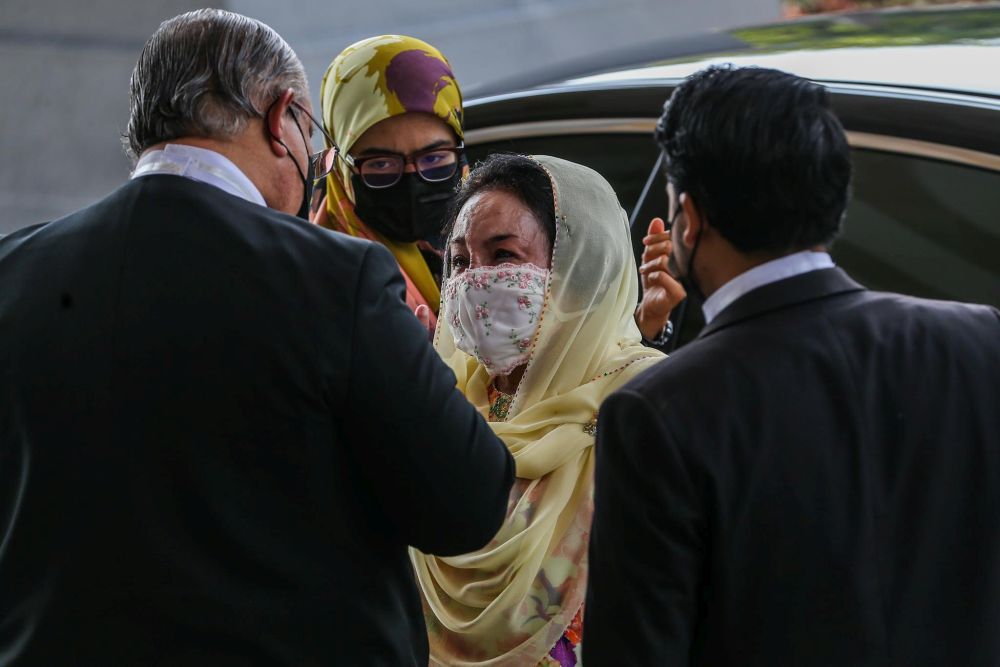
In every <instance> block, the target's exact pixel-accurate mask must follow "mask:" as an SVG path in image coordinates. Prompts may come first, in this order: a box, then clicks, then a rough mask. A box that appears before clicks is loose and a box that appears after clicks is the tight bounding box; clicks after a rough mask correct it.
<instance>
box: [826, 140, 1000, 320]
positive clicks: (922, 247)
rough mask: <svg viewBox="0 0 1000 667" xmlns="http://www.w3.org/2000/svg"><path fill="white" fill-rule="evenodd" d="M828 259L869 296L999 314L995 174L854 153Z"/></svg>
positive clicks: (999, 215) (999, 209)
mask: <svg viewBox="0 0 1000 667" xmlns="http://www.w3.org/2000/svg"><path fill="white" fill-rule="evenodd" d="M853 160H854V182H853V195H852V201H851V204H850V206H849V207H848V211H847V217H846V219H845V221H844V229H843V232H842V233H841V236H840V239H839V240H838V241H837V242H836V243H835V244H834V246H833V257H834V260H835V261H836V262H837V263H838V264H840V265H841V266H843V267H844V269H845V270H847V272H848V273H850V274H851V275H852V276H854V278H855V279H856V280H858V281H859V282H861V283H862V284H864V285H865V286H867V287H869V288H871V289H878V290H889V291H894V292H903V293H905V294H913V295H916V296H924V297H930V298H938V299H951V300H957V301H971V302H976V303H988V304H991V305H994V306H998V307H1000V261H998V259H997V258H998V257H1000V173H997V172H991V171H987V170H983V169H976V168H974V167H966V166H961V165H956V164H952V163H946V162H938V161H935V160H928V159H923V158H915V157H910V156H905V155H898V154H892V153H881V152H877V151H868V150H855V151H854V153H853Z"/></svg>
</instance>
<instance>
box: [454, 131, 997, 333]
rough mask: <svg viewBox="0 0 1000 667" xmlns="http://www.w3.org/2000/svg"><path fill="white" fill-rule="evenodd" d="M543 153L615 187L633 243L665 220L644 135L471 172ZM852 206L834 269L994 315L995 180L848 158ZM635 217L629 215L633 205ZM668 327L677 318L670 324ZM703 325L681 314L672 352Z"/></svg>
mask: <svg viewBox="0 0 1000 667" xmlns="http://www.w3.org/2000/svg"><path fill="white" fill-rule="evenodd" d="M496 151H514V152H519V153H528V154H545V155H554V156H557V157H561V158H565V159H567V160H572V161H574V162H579V163H581V164H585V165H587V166H589V167H591V168H592V169H595V170H597V171H598V172H600V173H601V174H602V175H604V177H605V178H607V179H608V181H609V182H610V183H611V185H612V187H614V189H615V192H616V193H618V198H619V200H620V201H621V203H622V207H623V208H624V209H625V211H626V212H627V213H628V214H629V215H630V216H632V215H633V213H635V217H636V222H635V226H634V228H633V231H632V239H633V249H634V250H635V252H636V258H637V259H638V256H639V253H641V248H642V244H641V241H642V236H643V235H644V234H645V231H646V227H647V226H648V224H649V220H650V219H652V218H653V217H654V216H660V217H663V218H664V219H666V218H667V216H668V211H667V197H666V194H665V193H664V187H665V180H664V177H663V175H662V174H661V173H655V174H653V179H652V182H651V185H650V187H649V190H648V193H647V196H646V197H645V198H644V199H643V200H642V201H641V202H639V201H638V200H639V197H640V195H641V193H642V190H643V187H644V186H645V184H646V181H647V179H649V178H650V175H651V170H652V168H653V165H654V164H655V163H656V158H657V156H658V151H657V148H656V146H655V144H654V143H653V140H652V138H651V137H649V136H648V135H642V134H618V135H610V134H609V135H578V136H558V137H533V138H529V139H519V140H510V141H503V142H495V143H490V144H481V145H477V146H474V147H470V149H469V155H470V161H471V162H472V163H473V164H475V162H476V161H477V160H481V159H482V158H484V157H486V155H488V154H489V153H492V152H496ZM852 159H853V162H854V180H853V183H852V197H851V203H850V205H849V207H848V210H847V215H846V218H845V222H844V228H843V231H842V233H841V235H840V237H839V239H838V240H837V242H836V243H835V244H834V246H833V248H832V254H833V258H834V261H836V262H837V264H838V265H840V266H841V267H843V268H844V270H846V271H847V272H848V273H849V274H851V276H852V277H854V278H855V279H856V280H857V281H859V282H860V283H862V284H863V285H865V286H866V287H868V288H870V289H875V290H885V291H892V292H901V293H903V294H911V295H915V296H922V297H928V298H935V299H950V300H956V301H967V302H973V303H987V304H991V305H993V306H997V307H1000V260H998V259H997V258H998V257H1000V173H998V172H994V171H988V170H985V169H977V168H975V167H968V166H963V165H957V164H953V163H948V162H940V161H936V160H930V159H924V158H918V157H912V156H907V155H901V154H895V153H885V152H880V151H871V150H863V149H855V150H854V151H853V152H852ZM637 203H638V204H639V208H638V211H634V209H635V206H636V204H637ZM671 319H677V318H675V317H672V318H671ZM703 325H704V320H703V319H702V316H701V313H700V310H699V309H697V308H691V309H688V310H687V311H686V313H685V315H684V317H683V318H682V326H680V327H679V335H678V336H677V339H678V340H677V341H676V344H678V345H683V344H684V343H686V342H687V341H689V340H690V339H692V338H693V337H694V336H696V335H697V333H698V331H699V330H700V329H701V327H702V326H703Z"/></svg>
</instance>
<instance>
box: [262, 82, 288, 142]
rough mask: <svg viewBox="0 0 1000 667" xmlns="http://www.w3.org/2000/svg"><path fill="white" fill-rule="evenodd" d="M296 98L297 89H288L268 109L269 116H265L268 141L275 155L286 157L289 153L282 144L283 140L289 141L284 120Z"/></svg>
mask: <svg viewBox="0 0 1000 667" xmlns="http://www.w3.org/2000/svg"><path fill="white" fill-rule="evenodd" d="M294 99H295V91H293V90H292V89H291V88H289V89H287V90H286V91H285V92H283V93H282V94H281V97H279V98H278V99H277V100H276V101H275V102H274V104H272V105H271V108H270V109H268V111H267V116H266V117H265V118H264V126H265V129H266V130H267V138H268V142H269V143H270V146H271V152H272V153H274V155H275V157H285V156H286V155H288V149H287V148H285V146H284V145H282V142H284V144H286V145H287V143H288V142H287V141H286V140H285V126H284V120H285V115H286V114H288V107H289V106H291V104H292V100H294Z"/></svg>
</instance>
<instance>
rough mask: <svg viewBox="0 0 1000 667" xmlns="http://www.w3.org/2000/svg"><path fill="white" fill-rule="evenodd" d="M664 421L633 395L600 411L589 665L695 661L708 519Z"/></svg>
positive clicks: (615, 397) (621, 395)
mask: <svg viewBox="0 0 1000 667" xmlns="http://www.w3.org/2000/svg"><path fill="white" fill-rule="evenodd" d="M661 419H662V417H661V416H660V415H658V414H656V412H655V411H654V410H653V409H652V407H651V406H650V405H649V404H648V403H647V402H646V400H645V399H644V398H643V397H642V396H640V395H638V394H635V393H633V392H630V391H628V390H623V391H620V392H616V393H615V394H612V395H611V397H609V398H608V400H607V401H606V402H605V403H604V405H603V406H602V407H601V411H600V417H599V419H598V434H597V450H596V456H597V466H596V479H595V489H594V494H595V496H594V524H593V529H592V532H591V536H590V578H589V583H588V590H587V603H586V607H585V609H586V618H585V620H584V642H583V650H584V660H583V663H584V664H585V665H588V666H589V667H593V666H594V665H597V666H601V665H687V664H689V656H690V652H691V643H692V639H693V634H694V627H695V623H696V619H697V616H698V613H699V608H698V595H699V588H700V580H701V571H702V558H703V548H704V540H703V526H702V523H703V517H702V510H701V508H700V503H699V502H698V499H697V498H696V492H695V484H694V483H693V482H692V480H691V479H690V477H689V473H688V471H687V470H686V465H685V461H684V460H683V459H682V457H681V455H680V454H679V453H678V450H677V447H676V446H675V443H674V442H673V441H672V440H671V437H670V436H669V435H668V434H667V433H666V432H665V429H664V428H663V426H662V423H661V421H660V420H661Z"/></svg>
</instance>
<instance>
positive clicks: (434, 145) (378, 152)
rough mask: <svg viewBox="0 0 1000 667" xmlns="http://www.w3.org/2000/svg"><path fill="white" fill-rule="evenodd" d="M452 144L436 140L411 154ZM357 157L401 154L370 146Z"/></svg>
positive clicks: (451, 142) (446, 140)
mask: <svg viewBox="0 0 1000 667" xmlns="http://www.w3.org/2000/svg"><path fill="white" fill-rule="evenodd" d="M453 144H454V142H453V141H449V140H448V139H438V140H437V141H432V142H431V143H429V144H427V145H426V146H423V147H422V148H418V149H417V150H415V151H413V152H414V153H423V152H424V151H429V150H433V149H435V148H441V147H442V146H451V145H453ZM359 155H403V154H402V153H400V152H399V151H394V150H392V149H391V148H382V147H381V146H372V147H371V148H366V149H364V150H363V151H361V153H359Z"/></svg>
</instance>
